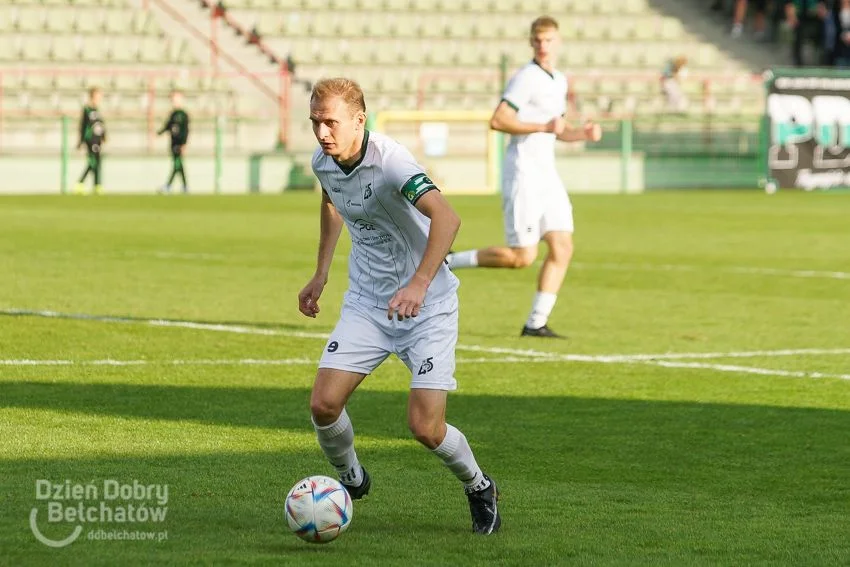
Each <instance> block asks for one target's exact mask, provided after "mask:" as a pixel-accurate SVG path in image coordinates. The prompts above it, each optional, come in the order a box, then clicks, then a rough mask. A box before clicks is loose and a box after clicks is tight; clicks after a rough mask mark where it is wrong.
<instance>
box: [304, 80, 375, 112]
mask: <svg viewBox="0 0 850 567" xmlns="http://www.w3.org/2000/svg"><path fill="white" fill-rule="evenodd" d="M334 96H338V97H339V98H341V99H342V100H344V101H345V103H346V104H347V105H348V107H349V108H350V109H351V110H352V111H353V112H366V101H365V100H364V99H363V89H361V88H360V85H358V84H357V82H356V81H352V80H351V79H346V78H343V77H334V78H331V79H322V80H320V81H319V82H318V83H316V84H315V85H313V92H312V93H310V102H313V101H314V100H325V99H327V98H330V97H334Z"/></svg>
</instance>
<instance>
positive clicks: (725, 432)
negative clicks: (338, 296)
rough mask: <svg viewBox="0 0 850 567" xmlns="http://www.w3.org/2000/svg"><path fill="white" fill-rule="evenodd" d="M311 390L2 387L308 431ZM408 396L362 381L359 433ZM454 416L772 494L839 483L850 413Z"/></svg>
mask: <svg viewBox="0 0 850 567" xmlns="http://www.w3.org/2000/svg"><path fill="white" fill-rule="evenodd" d="M309 395H310V393H309V390H308V389H305V388H233V387H227V388H210V387H193V386H141V385H132V384H68V383H44V382H29V381H14V382H4V383H3V384H2V390H1V391H0V407H5V408H28V409H47V410H54V411H66V412H72V413H83V414H90V415H102V416H104V417H122V418H126V417H130V418H143V419H157V420H170V421H176V422H180V421H193V422H199V423H206V424H213V425H224V426H237V427H239V426H243V427H260V428H268V429H282V430H284V429H285V430H292V431H299V432H309V431H311V426H310V418H309V410H308V403H309ZM406 404H407V394H406V393H405V392H376V391H370V390H360V391H358V392H356V393H355V395H354V396H353V397H352V399H351V400H350V403H349V413H350V414H351V415H352V418H353V420H354V423H355V429H356V431H357V432H358V433H359V434H364V435H368V436H371V437H378V438H389V439H397V438H408V436H409V433H408V431H407V427H406V421H405V420H406V418H405V414H406V411H405V408H406ZM448 420H449V422H450V423H454V424H455V425H457V426H459V427H461V428H462V429H463V431H464V432H465V433H466V435H467V437H469V439H470V442H471V443H472V445H473V447H476V448H477V450H478V451H479V452H481V454H484V455H488V458H487V461H486V462H488V463H490V462H494V463H499V462H505V463H510V467H512V468H515V469H517V470H522V471H523V474H524V475H525V476H527V477H528V478H539V479H541V480H544V481H545V479H548V478H550V477H551V475H552V474H553V471H558V473H557V474H559V475H567V476H569V477H571V478H576V477H578V478H582V477H586V478H588V479H594V480H599V481H605V480H617V481H619V482H625V483H631V482H642V481H652V482H660V483H662V484H665V485H673V486H675V485H676V484H678V483H683V482H687V483H688V485H689V486H691V487H693V486H703V485H704V486H705V487H714V488H717V487H718V480H719V479H722V478H726V479H728V482H729V483H733V484H735V485H738V488H741V489H747V490H752V491H756V492H759V493H764V494H765V495H766V496H769V494H770V491H771V490H772V488H774V487H777V486H779V485H781V484H782V483H783V482H791V483H792V484H794V485H798V484H801V483H805V482H806V479H807V478H812V479H815V478H817V479H824V480H836V481H837V479H839V478H842V477H844V476H845V474H846V465H847V462H850V444H848V443H847V442H846V432H847V431H850V412H845V411H838V410H824V409H806V408H782V407H772V406H754V405H722V404H702V403H693V402H657V401H638V400H609V399H596V398H571V397H517V396H465V395H459V394H456V395H453V396H450V398H449V407H448ZM505 466H508V465H507V464H506V465H505ZM636 472H639V473H640V474H637V475H636V474H635V473H636ZM730 488H732V486H727V487H726V488H724V490H726V489H730Z"/></svg>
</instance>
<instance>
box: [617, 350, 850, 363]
mask: <svg viewBox="0 0 850 567" xmlns="http://www.w3.org/2000/svg"><path fill="white" fill-rule="evenodd" d="M827 354H850V348H797V349H780V350H748V351H733V352H670V353H662V354H626V355H610V356H607V357H605V358H607V359H609V360H610V361H611V362H617V361H618V360H622V361H642V360H675V359H688V358H696V359H700V358H709V359H711V358H757V357H774V356H799V355H827Z"/></svg>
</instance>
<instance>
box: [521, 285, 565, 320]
mask: <svg viewBox="0 0 850 567" xmlns="http://www.w3.org/2000/svg"><path fill="white" fill-rule="evenodd" d="M557 300H558V296H557V294H554V293H547V292H545V291H538V292H537V294H536V295H535V296H534V302H533V303H532V304H531V313H530V314H529V315H528V320H527V321H526V322H525V326H526V327H528V328H529V329H539V328H540V327H542V326H543V325H545V324H546V323H547V322H548V321H549V315H551V314H552V309H554V308H555V301H557Z"/></svg>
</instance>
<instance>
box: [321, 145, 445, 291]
mask: <svg viewBox="0 0 850 567" xmlns="http://www.w3.org/2000/svg"><path fill="white" fill-rule="evenodd" d="M313 173H314V174H315V175H316V177H318V178H319V182H320V183H321V184H322V190H323V191H324V192H325V193H326V194H327V195H328V197H329V198H330V200H331V201H332V202H333V205H334V207H336V209H337V211H339V213H340V215H342V218H343V219H344V220H345V224H346V226H347V227H348V232H349V234H350V235H351V242H352V247H351V255H350V256H349V260H348V280H349V283H348V291H347V292H346V299H347V300H353V301H357V302H359V303H363V304H366V305H369V306H372V307H380V308H386V307H387V305H388V304H389V301H390V299H392V297H393V295H395V293H396V292H397V291H398V290H399V289H401V288H402V287H404V286H405V285H407V283H408V282H409V281H410V278H411V277H413V274H414V272H415V271H416V269H417V268H418V267H419V263H420V262H421V261H422V257H423V256H424V255H425V247H426V245H427V243H428V232H429V230H430V227H431V220H430V219H429V218H428V217H426V216H425V215H423V214H422V213H421V212H419V210H418V209H417V208H416V207H415V204H416V202H417V201H418V200H419V198H420V197H421V196H422V195H424V194H425V193H427V192H428V191H432V190H436V189H437V187H436V186H435V185H434V183H433V182H432V181H431V180H430V179H428V177H427V176H426V175H425V171H424V170H423V168H422V166H421V165H419V164H418V163H416V160H415V159H414V158H413V155H411V153H410V152H409V151H408V150H407V148H405V147H404V146H402V145H401V144H399V143H398V142H396V141H395V140H393V139H392V138H389V137H387V136H385V135H383V134H379V133H376V132H369V131H368V130H367V131H366V134H365V136H364V138H363V149H362V152H361V158H360V160H359V161H358V162H357V163H356V164H354V165H353V166H351V167H346V166H343V165H341V164H339V163H337V161H336V160H334V159H333V158H332V157H330V156H326V155H324V154H323V153H322V150H321V148H319V149H317V150H316V152H315V153H314V154H313ZM458 285H459V282H458V279H457V277H455V275H454V274H452V273H451V271H449V269H448V266H447V265H446V264H445V263H442V264H441V265H440V269H439V270H438V271H437V275H436V276H435V277H434V280H433V281H432V282H431V285H430V287H429V288H428V292H427V294H426V296H425V303H424V305H428V304H432V303H437V302H439V301H442V300H444V299H447V298H449V297H451V296H452V295H453V294H455V293H456V291H457V287H458Z"/></svg>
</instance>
